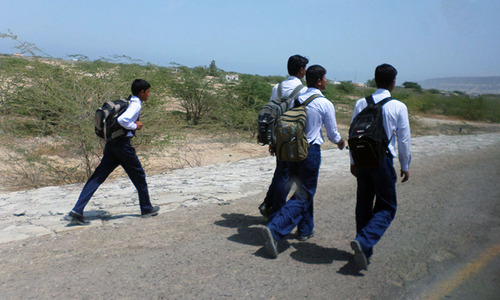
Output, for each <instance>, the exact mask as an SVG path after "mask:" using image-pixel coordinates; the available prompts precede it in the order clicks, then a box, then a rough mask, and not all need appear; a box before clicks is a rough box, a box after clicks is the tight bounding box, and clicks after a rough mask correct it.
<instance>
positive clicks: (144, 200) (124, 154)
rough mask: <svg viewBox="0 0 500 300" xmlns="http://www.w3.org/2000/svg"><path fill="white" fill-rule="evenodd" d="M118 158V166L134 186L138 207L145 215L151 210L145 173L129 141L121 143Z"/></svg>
mask: <svg viewBox="0 0 500 300" xmlns="http://www.w3.org/2000/svg"><path fill="white" fill-rule="evenodd" d="M120 143H121V148H120V153H119V154H118V153H117V155H118V156H119V160H120V164H121V165H122V167H123V169H124V170H125V172H126V173H127V175H128V177H129V178H130V180H131V181H132V183H133V184H134V186H135V188H136V189H137V193H138V194H139V206H140V208H141V213H147V212H149V211H151V210H152V209H153V206H152V205H151V201H150V199H149V191H148V184H147V182H146V173H145V172H144V169H143V168H142V165H141V162H140V161H139V158H138V157H137V154H136V153H135V148H134V147H132V145H131V144H130V139H128V138H127V139H125V140H124V141H121V142H120Z"/></svg>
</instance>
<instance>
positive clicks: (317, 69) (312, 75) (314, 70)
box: [306, 65, 326, 87]
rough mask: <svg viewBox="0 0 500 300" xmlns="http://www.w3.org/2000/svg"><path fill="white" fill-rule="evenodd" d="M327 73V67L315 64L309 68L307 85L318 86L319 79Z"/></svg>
mask: <svg viewBox="0 0 500 300" xmlns="http://www.w3.org/2000/svg"><path fill="white" fill-rule="evenodd" d="M325 74H326V69H325V68H323V67H322V66H320V65H313V66H310V67H309V68H307V71H306V82H307V87H316V85H317V83H318V80H319V79H322V78H323V76H325Z"/></svg>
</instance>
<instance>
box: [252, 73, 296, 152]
mask: <svg viewBox="0 0 500 300" xmlns="http://www.w3.org/2000/svg"><path fill="white" fill-rule="evenodd" d="M281 85H282V83H281V82H280V83H279V85H278V99H275V100H272V101H270V102H269V103H267V104H266V105H264V106H263V107H262V109H261V110H260V111H259V115H258V116H257V123H258V128H257V130H258V131H257V143H259V144H261V145H273V146H274V145H275V144H276V133H275V130H274V127H275V123H276V120H278V118H279V117H280V116H281V115H282V114H283V113H284V112H286V111H287V110H289V109H290V106H291V104H292V101H293V100H294V99H295V98H296V97H297V95H298V94H299V92H300V90H302V88H303V87H304V86H303V85H299V86H297V87H296V88H295V89H294V90H293V91H292V93H291V94H290V95H289V96H288V97H283V95H282V94H283V92H282V86H281Z"/></svg>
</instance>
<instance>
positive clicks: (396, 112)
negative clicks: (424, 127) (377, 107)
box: [351, 89, 411, 172]
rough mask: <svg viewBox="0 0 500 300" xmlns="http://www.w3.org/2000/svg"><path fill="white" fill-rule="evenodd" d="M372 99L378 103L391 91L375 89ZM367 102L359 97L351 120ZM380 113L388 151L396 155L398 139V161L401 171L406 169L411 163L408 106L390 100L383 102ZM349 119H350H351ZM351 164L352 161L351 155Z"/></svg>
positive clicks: (393, 155) (389, 94)
mask: <svg viewBox="0 0 500 300" xmlns="http://www.w3.org/2000/svg"><path fill="white" fill-rule="evenodd" d="M372 96H373V101H374V102H375V103H378V102H380V101H382V100H383V99H385V98H387V97H391V92H389V91H388V90H386V89H377V90H376V91H375V93H373V94H372ZM367 106H368V104H367V103H366V100H365V98H361V99H359V100H358V101H357V102H356V105H355V106H354V112H353V114H352V120H354V118H355V117H356V116H357V115H358V114H359V113H360V112H361V111H362V110H363V109H364V108H365V107H367ZM382 114H383V120H384V129H385V133H386V135H387V139H389V145H388V148H389V152H390V153H391V155H392V157H396V138H397V140H398V153H399V163H400V164H401V171H405V172H406V171H408V169H409V168H410V163H411V152H410V143H411V134H410V121H409V119H408V108H407V107H406V105H405V104H404V103H403V102H401V101H399V100H395V99H393V100H391V101H389V102H387V103H386V104H384V106H383V107H382ZM352 120H351V121H352ZM351 164H354V161H353V159H352V156H351Z"/></svg>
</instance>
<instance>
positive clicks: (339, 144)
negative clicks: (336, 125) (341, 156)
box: [337, 139, 345, 150]
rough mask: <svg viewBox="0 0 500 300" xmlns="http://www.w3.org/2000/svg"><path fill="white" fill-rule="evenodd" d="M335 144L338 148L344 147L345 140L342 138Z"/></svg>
mask: <svg viewBox="0 0 500 300" xmlns="http://www.w3.org/2000/svg"><path fill="white" fill-rule="evenodd" d="M337 146H338V147H339V149H340V150H342V149H344V147H345V142H344V140H342V139H341V140H340V141H339V142H338V143H337Z"/></svg>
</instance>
